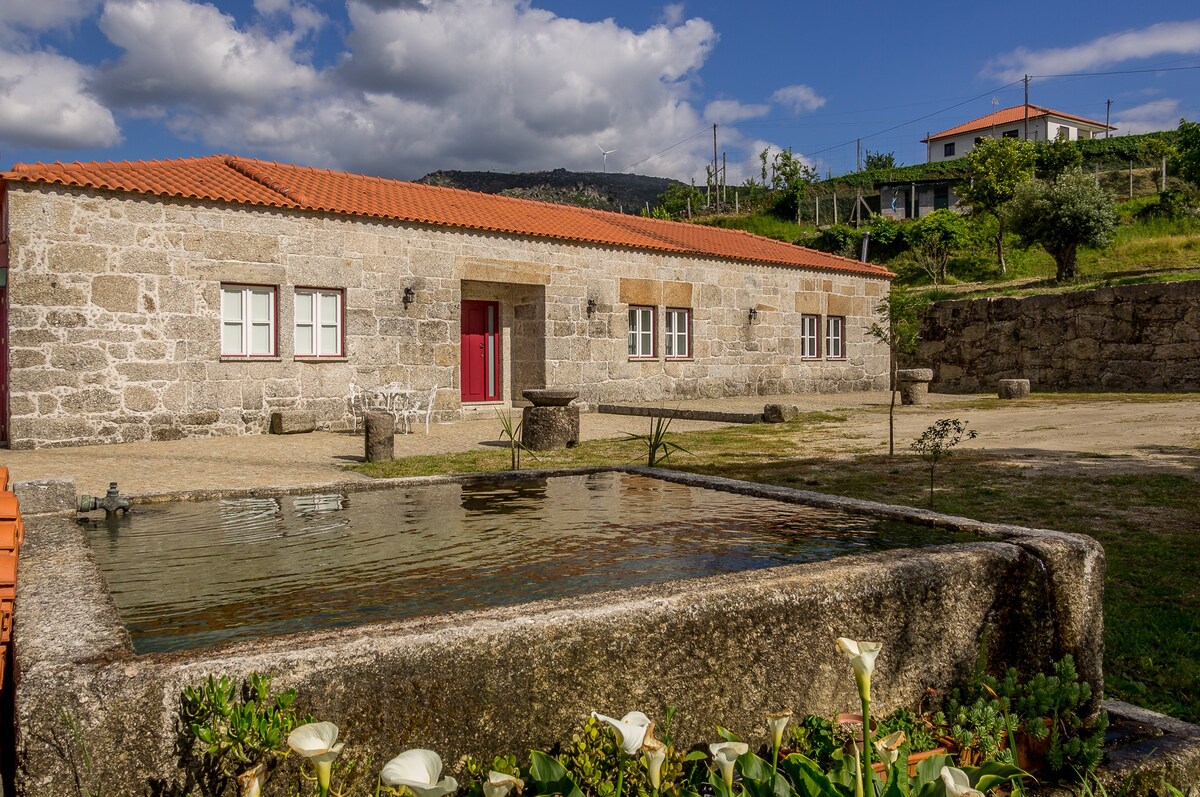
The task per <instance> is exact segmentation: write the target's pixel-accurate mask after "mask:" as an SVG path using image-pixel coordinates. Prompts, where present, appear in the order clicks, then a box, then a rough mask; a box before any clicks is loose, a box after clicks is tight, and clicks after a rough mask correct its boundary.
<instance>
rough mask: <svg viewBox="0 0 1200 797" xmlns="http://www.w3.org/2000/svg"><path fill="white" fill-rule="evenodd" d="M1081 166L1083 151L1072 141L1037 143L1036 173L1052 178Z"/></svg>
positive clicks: (1047, 178) (1048, 178) (1045, 177)
mask: <svg viewBox="0 0 1200 797" xmlns="http://www.w3.org/2000/svg"><path fill="white" fill-rule="evenodd" d="M1082 166H1083V153H1082V152H1080V151H1079V147H1077V146H1075V142H1073V141H1062V140H1056V141H1047V142H1042V143H1041V144H1038V145H1037V167H1036V169H1037V174H1038V176H1039V177H1042V178H1043V179H1046V180H1053V179H1054V178H1055V177H1058V176H1059V175H1060V174H1062V173H1063V172H1069V171H1071V170H1072V169H1075V168H1079V167H1082Z"/></svg>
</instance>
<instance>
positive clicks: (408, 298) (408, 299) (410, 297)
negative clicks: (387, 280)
mask: <svg viewBox="0 0 1200 797" xmlns="http://www.w3.org/2000/svg"><path fill="white" fill-rule="evenodd" d="M416 300H417V292H416V291H415V290H413V287H412V286H411V285H409V286H408V287H406V288H405V289H404V306H405V307H408V306H409V305H410V304H412V303H413V302H415V301H416Z"/></svg>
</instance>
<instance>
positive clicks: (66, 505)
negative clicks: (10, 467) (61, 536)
mask: <svg viewBox="0 0 1200 797" xmlns="http://www.w3.org/2000/svg"><path fill="white" fill-rule="evenodd" d="M12 491H13V493H15V494H16V496H17V501H19V502H20V506H21V514H22V515H44V514H49V513H51V512H70V513H74V512H75V479H73V478H71V479H30V480H29V481H20V482H13V483H12Z"/></svg>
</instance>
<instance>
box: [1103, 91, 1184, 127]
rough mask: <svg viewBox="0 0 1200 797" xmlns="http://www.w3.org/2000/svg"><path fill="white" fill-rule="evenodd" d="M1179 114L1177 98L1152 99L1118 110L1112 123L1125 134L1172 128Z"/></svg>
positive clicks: (1175, 125)
mask: <svg viewBox="0 0 1200 797" xmlns="http://www.w3.org/2000/svg"><path fill="white" fill-rule="evenodd" d="M1181 116H1183V114H1182V113H1180V111H1179V100H1171V99H1163V100H1154V101H1152V102H1146V103H1143V104H1141V105H1135V106H1134V107H1132V108H1127V109H1125V110H1122V111H1118V112H1117V113H1116V114H1114V115H1113V125H1114V126H1115V127H1116V128H1117V129H1118V130H1119V131H1120V132H1121V133H1125V134H1128V133H1151V132H1153V131H1155V130H1174V129H1175V128H1176V127H1178V126H1179V118H1180V117H1181Z"/></svg>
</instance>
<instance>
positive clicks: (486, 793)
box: [455, 769, 525, 797]
mask: <svg viewBox="0 0 1200 797" xmlns="http://www.w3.org/2000/svg"><path fill="white" fill-rule="evenodd" d="M457 785H458V784H455V786H457ZM524 788H525V781H523V780H521V779H520V778H514V777H513V776H512V775H506V774H504V773H503V772H497V771H496V770H494V769H493V770H492V771H491V772H489V773H488V777H487V780H485V781H484V782H483V797H506V795H507V794H508V793H509V792H510V791H512V790H513V789H516V790H517V794H520V793H521V791H522V790H523V789H524Z"/></svg>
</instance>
